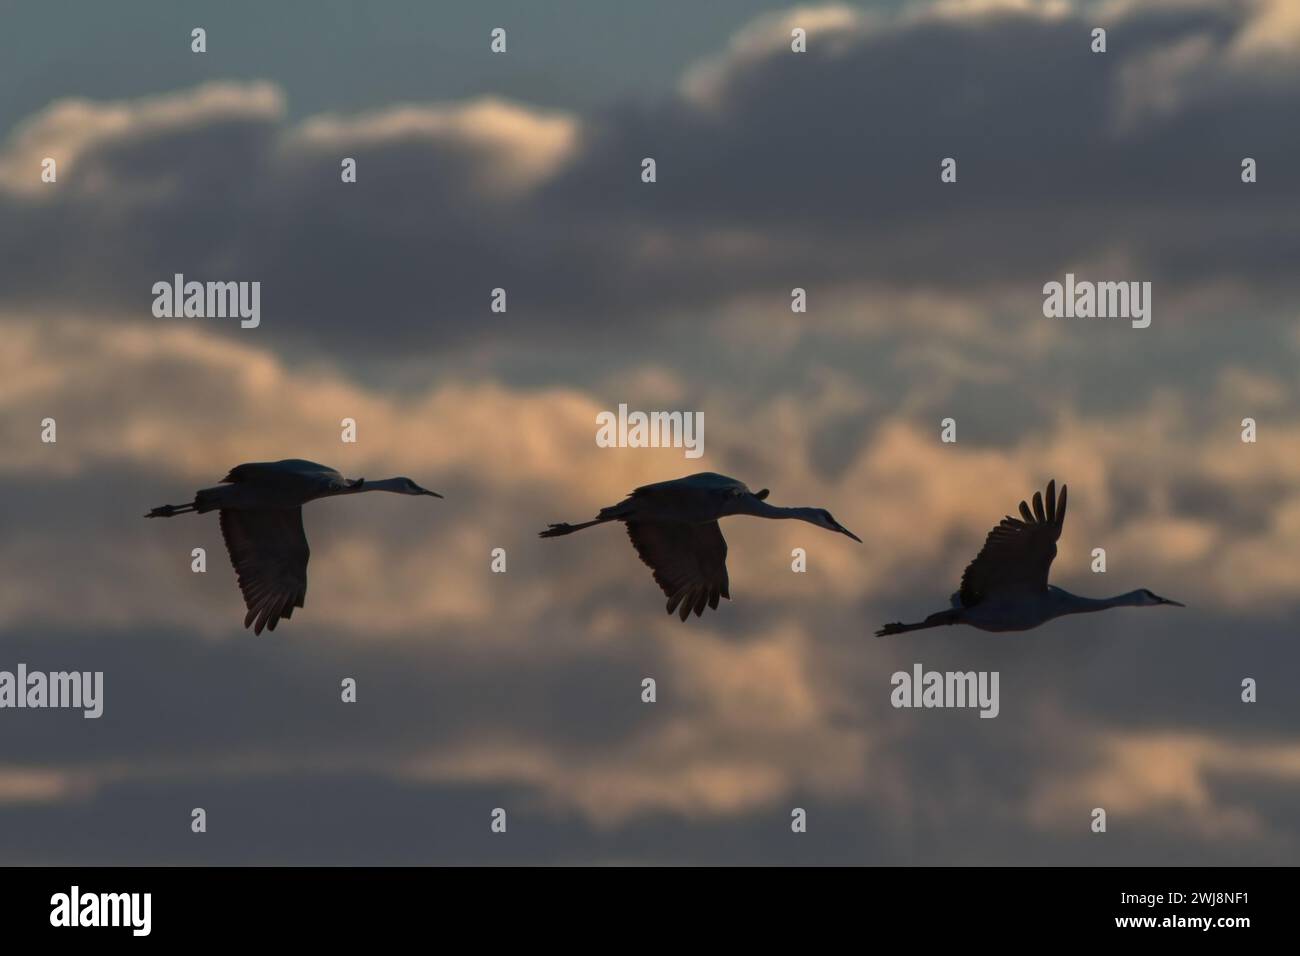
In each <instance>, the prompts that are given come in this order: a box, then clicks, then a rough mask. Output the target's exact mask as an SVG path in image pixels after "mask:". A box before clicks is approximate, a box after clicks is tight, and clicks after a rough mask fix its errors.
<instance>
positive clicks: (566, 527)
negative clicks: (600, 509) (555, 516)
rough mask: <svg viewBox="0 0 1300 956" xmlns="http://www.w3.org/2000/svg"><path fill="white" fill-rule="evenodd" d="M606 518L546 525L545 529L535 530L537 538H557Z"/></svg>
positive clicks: (601, 522)
mask: <svg viewBox="0 0 1300 956" xmlns="http://www.w3.org/2000/svg"><path fill="white" fill-rule="evenodd" d="M608 520H610V519H608V518H596V519H594V520H592V521H584V522H582V523H581V524H563V523H561V524H552V525H547V526H546V530H545V531H539V532H537V537H539V538H558V537H560V536H561V535H565V534H573V532H575V531H581V530H582V529H583V528H590V527H591V526H592V525H597V524H604V523H605V522H606V521H608Z"/></svg>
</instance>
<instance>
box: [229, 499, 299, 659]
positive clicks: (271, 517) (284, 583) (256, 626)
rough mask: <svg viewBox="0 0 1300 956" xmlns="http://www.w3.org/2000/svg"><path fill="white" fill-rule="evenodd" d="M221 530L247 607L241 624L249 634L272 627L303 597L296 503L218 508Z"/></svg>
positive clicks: (288, 614)
mask: <svg viewBox="0 0 1300 956" xmlns="http://www.w3.org/2000/svg"><path fill="white" fill-rule="evenodd" d="M221 536H222V537H223V538H225V539H226V550H227V551H228V552H229V553H230V563H231V564H232V565H234V567H235V576H236V577H237V578H238V579H239V590H240V591H241V592H242V593H243V595H244V604H245V605H246V606H247V608H248V613H247V614H246V615H244V627H249V626H251V627H252V628H253V633H254V634H261V633H262V628H264V627H269V628H270V629H271V630H273V631H274V630H275V625H276V624H277V623H279V621H280V618H282V617H283V618H289V617H292V616H293V609H294V608H295V607H302V606H303V603H304V602H305V601H306V599H307V558H308V557H309V556H310V554H311V552H310V551H309V550H308V548H307V534H306V532H305V531H303V528H302V509H301V508H274V509H267V510H259V511H236V510H232V509H223V510H222V511H221Z"/></svg>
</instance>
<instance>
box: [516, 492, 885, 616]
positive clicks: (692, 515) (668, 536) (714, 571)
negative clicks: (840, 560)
mask: <svg viewBox="0 0 1300 956" xmlns="http://www.w3.org/2000/svg"><path fill="white" fill-rule="evenodd" d="M767 495H768V491H767V489H766V488H764V489H763V490H762V491H759V492H757V493H755V492H753V491H750V490H749V488H747V487H746V486H745V484H744V482H741V481H737V480H736V479H735V478H728V477H727V476H726V475H715V474H713V473H712V472H701V473H700V474H698V475H688V476H687V477H685V478H676V479H673V480H672V481H660V482H657V483H655V484H653V485H642V486H641V487H640V488H637V489H636V490H635V491H633V492H632V493H631V494H630V495H628V496H627V497H626V498H625V499H623V500H622V501H621V502H619V503H618V504H616V505H610V506H609V507H608V508H602V509H600V512H599V513H598V514H597V515H596V517H595V518H594V519H593V520H591V521H584V522H582V523H581V524H553V525H550V526H549V527H547V529H546V530H545V531H541V532H538V535H539V536H540V537H543V538H558V537H560V536H561V535H566V534H573V532H575V531H581V530H582V529H583V528H590V527H592V526H593V525H598V524H604V523H605V522H606V521H622V522H623V523H624V525H626V527H627V535H628V537H629V538H631V539H632V547H634V548H636V553H637V554H638V555H640V556H641V560H642V561H643V562H645V564H646V565H647V566H648V567H649V568H650V570H651V571H652V572H653V573H654V579H655V583H656V584H658V585H659V587H660V588H661V589H662V590H663V592H664V594H666V595H668V613H669V614H672V613H673V612H674V611H676V612H677V614H678V616H679V617H680V618H681V619H682V620H683V621H684V620H686V619H687V618H688V617H689V616H690V613H691V612H692V611H694V612H695V616H696V617H699V616H700V615H702V614H703V613H704V607H705V605H708V606H709V607H711V608H715V609H716V608H717V606H718V599H719V598H727V600H730V599H731V594H730V593H728V581H727V542H726V540H725V539H724V538H723V537H722V531H721V529H719V527H718V519H719V518H726V517H729V516H731V515H753V516H754V517H757V518H797V519H798V520H800V521H807V522H808V523H809V524H815V525H817V527H819V528H825V529H826V530H827V531H837V532H839V533H840V534H845V535H848V536H849V537H850V538H852V539H853V540H854V541H857V542H858V543H859V544H861V543H862V539H861V538H859V537H858V536H857V535H856V534H854V533H853V532H852V531H850V530H849V529H848V528H845V527H844V526H843V525H841V524H840V523H839V522H838V521H836V520H835V519H834V518H833V517H831V513H830V512H829V511H827V510H826V509H825V508H780V507H777V506H775V505H769V504H767V502H766V498H767Z"/></svg>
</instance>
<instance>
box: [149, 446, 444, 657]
mask: <svg viewBox="0 0 1300 956" xmlns="http://www.w3.org/2000/svg"><path fill="white" fill-rule="evenodd" d="M221 481H222V483H221V484H220V485H217V486H216V487H213V488H202V489H200V490H199V491H197V492H195V494H194V500H193V501H192V502H191V503H190V504H187V505H163V506H161V507H159V508H154V509H153V510H152V511H150V512H149V513H148V514H147V515H145V517H146V518H170V517H172V516H173V515H179V514H188V513H189V512H195V513H197V514H204V513H205V512H208V511H219V512H220V520H221V536H222V537H223V538H224V539H225V541H226V551H227V552H229V554H230V563H231V564H232V565H234V568H235V576H236V577H237V578H238V579H239V590H240V592H241V593H242V594H243V595H244V604H245V605H246V606H247V608H248V613H247V614H246V615H244V627H250V626H251V627H252V628H253V633H254V634H261V633H262V628H264V627H267V628H270V629H271V630H273V631H274V630H275V625H276V624H278V623H279V621H280V619H281V618H284V619H286V620H287V619H289V618H290V617H292V616H293V609H294V608H295V607H302V606H303V602H304V601H305V600H306V597H307V558H308V557H309V555H310V551H309V550H308V548H307V533H306V532H305V531H304V530H303V527H302V506H303V505H304V504H306V503H307V502H309V501H315V500H316V499H317V498H329V497H332V496H334V495H354V494H358V493H360V492H364V491H391V492H393V493H395V494H399V495H431V496H432V497H434V498H441V497H442V495H440V494H438V493H437V492H436V491H428V490H427V489H425V488H421V487H420V486H419V485H417V484H416V483H415V482H413V481H412V480H411V479H410V478H385V479H384V480H382V481H366V480H365V479H364V478H356V479H348V478H344V477H343V476H342V475H340V474H339V473H338V472H337V471H335V470H334V469H333V468H329V467H327V466H326V465H318V464H316V463H315V462H313V461H303V460H302V459H301V458H287V459H285V460H284V461H255V462H250V463H248V464H244V465H237V466H236V467H234V468H232V469H230V474H228V475H226V477H224V478H222V479H221Z"/></svg>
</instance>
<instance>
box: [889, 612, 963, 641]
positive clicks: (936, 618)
mask: <svg viewBox="0 0 1300 956" xmlns="http://www.w3.org/2000/svg"><path fill="white" fill-rule="evenodd" d="M960 620H961V616H960V614H958V613H957V610H956V609H953V610H950V611H936V612H935V613H934V614H931V615H930V616H929V617H927V618H926V619H925V620H924V621H921V622H920V623H918V624H903V623H901V622H899V621H895V622H894V623H892V624H886V625H885V626H884V627H882V628H881V629H880V630H878V631H876V637H888V636H889V635H891V634H906V633H907V632H908V631H923V630H925V629H926V628H928V627H940V626H942V625H944V624H956V623H958V622H959V621H960Z"/></svg>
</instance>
